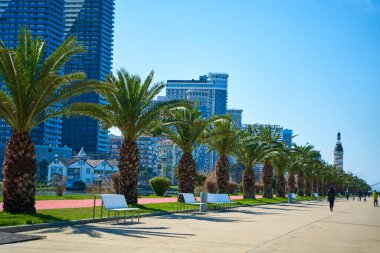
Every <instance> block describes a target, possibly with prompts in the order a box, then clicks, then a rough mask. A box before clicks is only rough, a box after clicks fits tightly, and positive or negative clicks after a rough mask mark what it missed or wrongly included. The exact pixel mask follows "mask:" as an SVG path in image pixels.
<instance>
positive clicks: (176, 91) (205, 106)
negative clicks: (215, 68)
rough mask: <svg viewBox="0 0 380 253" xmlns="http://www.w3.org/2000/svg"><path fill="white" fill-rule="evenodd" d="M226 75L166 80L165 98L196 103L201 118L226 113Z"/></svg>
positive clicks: (209, 74)
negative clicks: (197, 78)
mask: <svg viewBox="0 0 380 253" xmlns="http://www.w3.org/2000/svg"><path fill="white" fill-rule="evenodd" d="M227 85H228V74H226V73H208V74H207V75H203V76H200V77H199V80H194V79H193V80H168V81H167V82H166V96H167V98H168V99H169V100H171V99H189V100H190V101H193V102H195V101H198V103H199V110H200V111H201V112H202V116H203V117H206V118H208V117H211V116H214V115H225V114H226V113H227V95H228V93H227Z"/></svg>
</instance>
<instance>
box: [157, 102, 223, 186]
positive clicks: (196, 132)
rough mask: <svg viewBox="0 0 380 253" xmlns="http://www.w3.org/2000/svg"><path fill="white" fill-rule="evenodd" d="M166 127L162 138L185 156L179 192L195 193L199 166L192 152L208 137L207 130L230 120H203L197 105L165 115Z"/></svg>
mask: <svg viewBox="0 0 380 253" xmlns="http://www.w3.org/2000/svg"><path fill="white" fill-rule="evenodd" d="M165 118H166V119H165V120H166V122H167V123H166V125H165V126H164V127H161V128H160V135H161V136H162V137H165V138H168V139H170V140H172V141H173V142H174V143H175V144H177V145H178V147H179V148H180V149H181V150H182V152H183V154H182V157H181V159H180V160H179V164H178V177H179V183H178V190H179V192H194V188H195V176H196V172H197V164H196V163H195V160H194V158H193V155H192V152H193V151H194V149H195V148H197V147H198V146H199V145H200V143H201V141H202V140H204V138H205V136H206V130H207V129H208V128H209V127H210V126H211V125H212V124H214V123H217V122H219V121H226V120H229V117H227V116H214V117H211V118H210V119H205V118H202V113H201V112H200V111H198V105H197V104H196V105H195V107H194V108H192V109H188V108H187V109H174V110H171V111H167V112H166V114H165Z"/></svg>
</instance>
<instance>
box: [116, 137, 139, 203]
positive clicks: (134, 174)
mask: <svg viewBox="0 0 380 253" xmlns="http://www.w3.org/2000/svg"><path fill="white" fill-rule="evenodd" d="M139 160H140V151H139V148H138V146H137V143H136V141H133V140H131V139H124V142H123V145H122V146H121V149H120V161H119V171H120V176H121V178H120V193H121V194H123V195H124V196H125V199H126V200H127V202H128V203H129V204H137V198H138V190H137V186H138V178H139Z"/></svg>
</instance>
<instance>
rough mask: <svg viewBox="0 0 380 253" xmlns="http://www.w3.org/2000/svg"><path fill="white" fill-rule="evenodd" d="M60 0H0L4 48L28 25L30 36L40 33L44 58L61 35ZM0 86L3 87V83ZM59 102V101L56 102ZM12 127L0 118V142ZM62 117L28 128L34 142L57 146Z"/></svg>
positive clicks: (15, 41) (0, 35)
mask: <svg viewBox="0 0 380 253" xmlns="http://www.w3.org/2000/svg"><path fill="white" fill-rule="evenodd" d="M64 4H65V2H64V0H55V1H52V0H28V1H19V0H1V1H0V40H1V41H2V42H3V43H4V44H5V46H6V47H7V48H16V47H17V44H18V35H19V33H20V29H21V28H22V27H25V28H28V29H29V30H30V31H31V34H32V36H34V37H36V36H38V37H40V38H41V39H42V40H43V41H45V43H46V47H45V51H44V56H43V58H46V57H47V56H49V55H50V54H51V53H53V52H54V50H55V49H57V48H58V47H59V46H60V44H61V43H62V42H63V39H64V27H65V17H64V16H65V15H64V10H65V6H64ZM0 88H2V89H3V90H6V88H5V86H4V84H3V85H1V80H0ZM56 106H62V105H56ZM11 135H12V129H11V127H10V126H9V125H7V124H6V123H5V122H4V121H3V120H1V119H0V143H6V142H7V141H8V140H9V139H10V136H11ZM61 137H62V120H61V119H60V118H53V119H49V120H47V121H46V122H44V123H42V124H40V125H38V126H37V127H35V128H34V129H33V131H32V139H33V141H34V143H35V144H38V145H47V146H53V147H58V146H59V145H61Z"/></svg>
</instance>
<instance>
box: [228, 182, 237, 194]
mask: <svg viewBox="0 0 380 253" xmlns="http://www.w3.org/2000/svg"><path fill="white" fill-rule="evenodd" d="M238 187H239V185H238V184H237V183H235V182H228V186H227V188H228V192H229V193H230V194H233V193H235V192H236V191H237V190H238Z"/></svg>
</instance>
